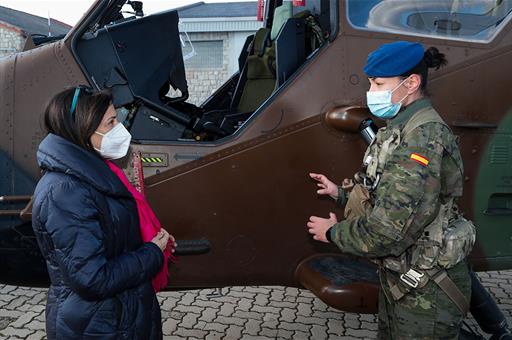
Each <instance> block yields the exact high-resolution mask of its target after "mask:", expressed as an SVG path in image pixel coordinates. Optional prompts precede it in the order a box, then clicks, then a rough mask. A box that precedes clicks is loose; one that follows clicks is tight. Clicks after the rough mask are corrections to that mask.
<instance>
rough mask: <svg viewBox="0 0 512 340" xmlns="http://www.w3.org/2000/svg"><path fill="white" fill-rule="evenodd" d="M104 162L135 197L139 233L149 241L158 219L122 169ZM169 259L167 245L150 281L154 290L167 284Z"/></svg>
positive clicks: (169, 252) (172, 257)
mask: <svg viewBox="0 0 512 340" xmlns="http://www.w3.org/2000/svg"><path fill="white" fill-rule="evenodd" d="M105 162H106V163H107V165H108V167H109V168H110V170H112V172H113V173H115V174H116V175H117V177H119V179H120V180H121V182H123V184H124V185H125V187H126V189H128V191H129V192H130V193H131V194H132V196H133V198H134V199H135V203H136V204H137V211H138V213H139V221H140V234H141V237H142V241H143V242H150V241H151V240H152V239H153V237H155V236H156V234H157V233H158V232H159V231H160V229H161V228H162V226H161V224H160V221H158V218H157V217H156V215H155V213H154V212H153V209H151V207H150V206H149V204H148V202H147V201H146V199H145V198H144V196H142V194H141V193H140V192H138V191H137V189H135V187H134V186H133V185H132V184H131V183H130V182H129V181H128V178H126V175H125V174H124V172H123V170H121V169H120V168H118V167H117V166H116V165H115V164H114V163H112V162H111V161H109V160H106V161H105ZM169 260H171V262H174V260H175V257H174V256H172V255H171V248H170V247H169V246H167V248H165V250H164V264H163V266H162V270H160V272H158V274H156V276H155V277H154V278H153V281H152V282H153V289H154V290H155V292H159V291H161V290H162V289H163V288H165V287H166V286H167V282H168V274H169V267H168V263H169Z"/></svg>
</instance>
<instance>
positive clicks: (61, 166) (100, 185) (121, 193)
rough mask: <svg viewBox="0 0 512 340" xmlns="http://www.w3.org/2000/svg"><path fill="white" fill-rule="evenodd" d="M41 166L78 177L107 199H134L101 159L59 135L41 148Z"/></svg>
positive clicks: (50, 138)
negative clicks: (113, 197) (106, 196)
mask: <svg viewBox="0 0 512 340" xmlns="http://www.w3.org/2000/svg"><path fill="white" fill-rule="evenodd" d="M37 163H38V164H39V167H40V168H41V169H44V170H47V171H55V172H62V173H65V174H68V175H71V176H74V177H77V178H78V179H79V180H81V181H83V182H85V183H87V184H90V185H91V186H93V187H94V188H95V189H97V190H98V191H100V192H102V193H104V194H106V195H109V196H117V197H132V196H131V194H130V192H129V191H128V190H127V189H126V187H125V186H124V184H123V183H122V182H121V181H120V180H119V178H118V177H117V176H116V175H115V174H114V173H113V172H112V171H111V170H110V168H109V167H108V165H107V164H106V163H105V162H104V161H103V160H102V159H101V158H99V157H98V156H96V155H94V154H93V153H91V152H89V151H87V150H85V149H83V148H82V147H80V146H78V145H76V144H74V143H72V142H70V141H68V140H67V139H65V138H62V137H60V136H57V135H55V134H52V133H50V134H48V136H46V137H45V138H44V139H43V141H42V142H41V144H39V149H38V151H37Z"/></svg>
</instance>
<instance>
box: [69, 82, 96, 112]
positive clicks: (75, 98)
mask: <svg viewBox="0 0 512 340" xmlns="http://www.w3.org/2000/svg"><path fill="white" fill-rule="evenodd" d="M81 91H84V92H85V93H87V94H88V95H92V94H94V90H93V89H92V88H91V87H89V86H85V85H80V86H77V87H76V88H75V94H74V95H73V101H72V102H71V110H70V112H71V115H72V116H73V115H74V113H75V110H76V104H77V103H78V97H79V96H80V92H81Z"/></svg>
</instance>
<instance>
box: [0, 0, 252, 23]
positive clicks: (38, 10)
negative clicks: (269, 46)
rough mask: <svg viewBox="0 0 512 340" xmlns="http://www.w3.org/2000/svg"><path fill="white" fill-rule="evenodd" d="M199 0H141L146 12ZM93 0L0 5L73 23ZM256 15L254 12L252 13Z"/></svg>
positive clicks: (9, 0) (0, 0)
mask: <svg viewBox="0 0 512 340" xmlns="http://www.w3.org/2000/svg"><path fill="white" fill-rule="evenodd" d="M199 1H200V0H143V2H144V12H145V13H147V14H150V13H155V12H159V11H162V10H166V9H170V8H175V7H179V6H183V5H188V4H192V3H195V2H199ZM203 1H204V2H232V1H251V0H203ZM253 1H254V0H253ZM93 3H94V0H0V6H4V7H9V8H13V9H16V10H19V11H23V12H27V13H31V14H35V15H39V16H41V17H45V18H46V17H48V12H49V13H50V17H52V18H54V19H57V20H60V21H62V22H65V23H66V24H69V25H74V24H75V23H76V22H77V21H78V20H79V19H80V18H81V17H82V15H83V14H84V12H85V11H87V9H89V7H90V6H91V5H92V4H93ZM254 15H256V13H254Z"/></svg>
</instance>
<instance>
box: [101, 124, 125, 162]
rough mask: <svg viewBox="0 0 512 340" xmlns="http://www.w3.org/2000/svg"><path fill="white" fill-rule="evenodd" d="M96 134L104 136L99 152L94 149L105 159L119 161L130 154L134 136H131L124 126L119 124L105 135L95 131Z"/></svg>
mask: <svg viewBox="0 0 512 340" xmlns="http://www.w3.org/2000/svg"><path fill="white" fill-rule="evenodd" d="M94 133H97V134H98V135H100V136H103V139H102V140H101V148H100V149H99V150H98V149H96V148H94V149H95V150H96V151H98V152H99V153H100V154H101V156H103V158H106V159H119V158H123V157H124V156H126V154H127V153H128V148H129V147H130V141H131V140H132V135H130V133H129V132H128V130H126V128H125V127H124V125H123V124H121V123H117V125H116V126H114V127H113V128H112V130H110V131H109V132H107V133H105V134H103V133H101V132H98V131H94Z"/></svg>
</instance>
